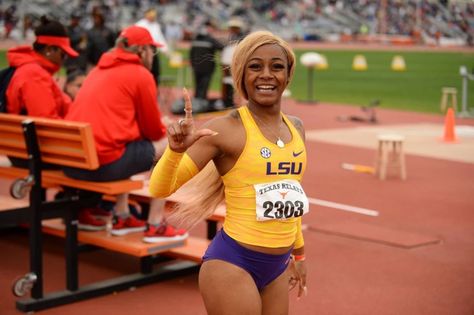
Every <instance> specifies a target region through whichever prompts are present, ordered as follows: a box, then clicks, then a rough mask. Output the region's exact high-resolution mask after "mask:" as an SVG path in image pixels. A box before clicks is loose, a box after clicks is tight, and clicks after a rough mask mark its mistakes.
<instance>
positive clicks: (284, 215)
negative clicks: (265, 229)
mask: <svg viewBox="0 0 474 315" xmlns="http://www.w3.org/2000/svg"><path fill="white" fill-rule="evenodd" d="M303 206H304V203H303V202H302V201H300V200H296V201H294V202H293V201H285V202H283V201H280V200H278V201H275V202H272V201H265V202H264V203H263V210H264V211H263V216H264V217H265V218H268V219H288V218H297V217H301V216H302V215H303V213H304V209H303Z"/></svg>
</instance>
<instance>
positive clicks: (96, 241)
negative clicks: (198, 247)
mask: <svg viewBox="0 0 474 315" xmlns="http://www.w3.org/2000/svg"><path fill="white" fill-rule="evenodd" d="M43 232H45V233H48V234H51V235H55V236H59V237H65V227H64V224H63V223H62V221H61V219H51V220H44V221H43ZM142 238H143V232H137V233H130V234H127V235H123V236H113V235H109V234H108V233H107V232H106V231H96V232H85V231H79V232H78V233H77V239H78V241H79V242H81V243H85V244H91V245H95V246H98V247H102V248H105V249H108V250H112V251H115V252H119V253H123V254H127V255H132V256H135V257H144V256H149V255H154V254H158V253H162V252H164V251H168V250H170V249H174V248H176V247H180V246H184V245H185V244H186V241H185V240H182V241H167V242H160V243H153V244H149V243H144V242H143V241H142Z"/></svg>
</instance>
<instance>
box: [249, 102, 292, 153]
mask: <svg viewBox="0 0 474 315" xmlns="http://www.w3.org/2000/svg"><path fill="white" fill-rule="evenodd" d="M248 109H249V112H250V115H251V116H252V118H254V119H256V120H258V122H259V123H261V124H262V125H263V127H264V128H265V129H267V130H268V131H270V132H271V134H272V135H273V136H275V137H276V138H277V140H276V142H275V143H276V145H277V146H278V147H279V148H284V147H285V142H283V140H281V137H280V136H279V135H276V134H275V133H274V132H273V130H271V129H270V128H268V125H267V124H266V123H264V122H263V121H262V120H261V119H260V118H258V116H257V115H255V114H254V113H253V112H252V111H251V110H250V107H249V108H248ZM281 121H282V117H281V114H280V124H279V126H278V133H280V130H281ZM257 127H258V125H257Z"/></svg>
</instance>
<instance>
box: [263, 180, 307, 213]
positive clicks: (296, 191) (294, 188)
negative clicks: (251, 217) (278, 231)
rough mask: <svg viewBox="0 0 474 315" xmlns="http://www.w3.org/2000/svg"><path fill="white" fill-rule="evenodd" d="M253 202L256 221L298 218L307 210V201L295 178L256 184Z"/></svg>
mask: <svg viewBox="0 0 474 315" xmlns="http://www.w3.org/2000/svg"><path fill="white" fill-rule="evenodd" d="M254 188H255V199H256V200H255V203H256V215H257V220H258V221H267V220H286V219H290V218H298V217H301V216H302V215H304V214H306V213H307V212H308V211H309V202H308V198H307V197H306V195H305V193H304V191H303V188H302V187H301V185H300V183H299V182H298V181H296V180H289V179H287V180H281V181H277V182H272V183H264V184H256V185H254Z"/></svg>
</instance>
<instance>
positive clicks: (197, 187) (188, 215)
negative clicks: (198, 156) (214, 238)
mask: <svg viewBox="0 0 474 315" xmlns="http://www.w3.org/2000/svg"><path fill="white" fill-rule="evenodd" d="M172 199H177V200H180V202H178V203H176V204H175V205H174V207H173V209H172V212H171V213H170V214H169V215H168V217H167V221H168V222H170V223H172V224H174V225H176V226H179V227H182V228H185V229H191V228H192V227H194V226H195V225H196V224H197V223H199V222H202V221H203V220H205V219H207V218H208V217H210V216H211V215H212V214H213V213H214V211H215V210H216V208H217V207H218V206H219V205H220V204H221V203H223V202H224V183H223V182H222V179H221V176H220V175H219V173H218V172H217V169H216V166H215V164H214V162H213V161H210V162H209V163H207V165H206V166H205V167H204V168H203V169H202V170H201V171H200V172H199V173H198V174H197V175H196V176H194V177H193V178H192V179H191V180H189V181H188V182H187V183H186V184H184V185H183V186H182V187H181V188H180V189H179V190H178V191H177V192H175V193H174V195H173V196H172ZM181 200H182V202H181Z"/></svg>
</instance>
